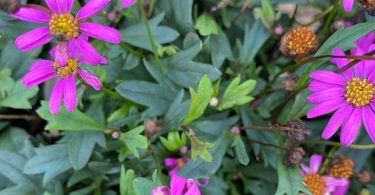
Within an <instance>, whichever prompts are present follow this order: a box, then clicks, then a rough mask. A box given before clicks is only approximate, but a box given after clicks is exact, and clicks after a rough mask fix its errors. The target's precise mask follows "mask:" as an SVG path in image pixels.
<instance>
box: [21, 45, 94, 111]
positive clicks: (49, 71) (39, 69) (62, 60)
mask: <svg viewBox="0 0 375 195" xmlns="http://www.w3.org/2000/svg"><path fill="white" fill-rule="evenodd" d="M66 47H67V46H66V45H64V44H59V45H58V46H57V47H56V49H54V50H53V51H52V52H51V53H52V54H54V55H55V61H50V60H39V61H36V62H35V63H34V64H33V65H32V66H31V68H30V70H29V72H28V73H27V74H26V75H25V76H24V77H23V79H22V83H23V84H24V85H25V86H26V87H27V88H31V87H33V86H35V85H39V84H41V83H43V82H45V81H47V80H50V79H52V78H56V77H57V81H56V83H55V86H54V87H53V90H52V93H51V97H50V101H49V108H50V111H51V113H52V114H54V115H56V114H58V112H59V108H60V105H61V101H62V100H64V103H65V107H66V109H67V111H68V112H72V111H73V110H74V109H75V107H76V78H77V77H78V76H79V77H80V78H82V80H83V81H85V82H86V83H87V84H89V85H90V86H91V87H93V88H94V89H95V90H100V88H101V84H100V80H99V79H98V78H97V77H96V76H94V75H93V74H91V73H90V72H89V71H87V70H85V69H83V68H80V67H79V63H81V62H82V60H81V59H77V58H73V57H72V56H77V54H75V53H74V51H67V50H66Z"/></svg>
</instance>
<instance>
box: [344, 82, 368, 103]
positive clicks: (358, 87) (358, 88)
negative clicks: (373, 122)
mask: <svg viewBox="0 0 375 195" xmlns="http://www.w3.org/2000/svg"><path fill="white" fill-rule="evenodd" d="M345 91H346V93H345V99H346V101H347V102H348V103H350V104H352V105H353V106H355V107H362V106H366V105H368V104H369V103H370V102H371V99H372V98H373V97H374V94H375V87H374V86H373V84H372V83H369V82H368V81H367V80H366V79H362V80H361V79H359V78H353V79H352V80H351V81H349V82H348V83H347V84H346V86H345Z"/></svg>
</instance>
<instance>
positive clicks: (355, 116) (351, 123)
mask: <svg viewBox="0 0 375 195" xmlns="http://www.w3.org/2000/svg"><path fill="white" fill-rule="evenodd" d="M361 118H362V108H354V109H353V111H352V112H351V113H350V114H349V115H348V116H347V118H346V119H345V120H344V124H343V125H342V128H341V134H340V141H341V143H342V144H343V145H344V146H349V145H351V144H352V143H353V142H354V139H355V138H356V136H357V133H358V130H359V128H360V127H361Z"/></svg>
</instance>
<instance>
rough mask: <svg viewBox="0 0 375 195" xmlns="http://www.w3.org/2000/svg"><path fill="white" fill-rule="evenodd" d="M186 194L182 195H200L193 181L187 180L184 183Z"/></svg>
mask: <svg viewBox="0 0 375 195" xmlns="http://www.w3.org/2000/svg"><path fill="white" fill-rule="evenodd" d="M186 188H187V190H186V192H185V194H184V195H201V192H200V191H199V187H198V185H197V183H196V182H195V181H194V180H193V179H188V180H187V181H186Z"/></svg>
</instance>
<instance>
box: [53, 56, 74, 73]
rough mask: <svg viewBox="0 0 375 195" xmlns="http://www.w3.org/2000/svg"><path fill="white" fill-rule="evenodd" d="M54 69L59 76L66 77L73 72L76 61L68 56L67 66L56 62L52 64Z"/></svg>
mask: <svg viewBox="0 0 375 195" xmlns="http://www.w3.org/2000/svg"><path fill="white" fill-rule="evenodd" d="M53 66H54V67H55V70H56V74H57V75H59V76H60V77H67V76H68V75H71V74H74V73H75V72H77V69H78V62H77V61H76V60H73V59H70V58H68V65H67V66H60V65H59V64H58V63H57V62H55V63H54V64H53Z"/></svg>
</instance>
